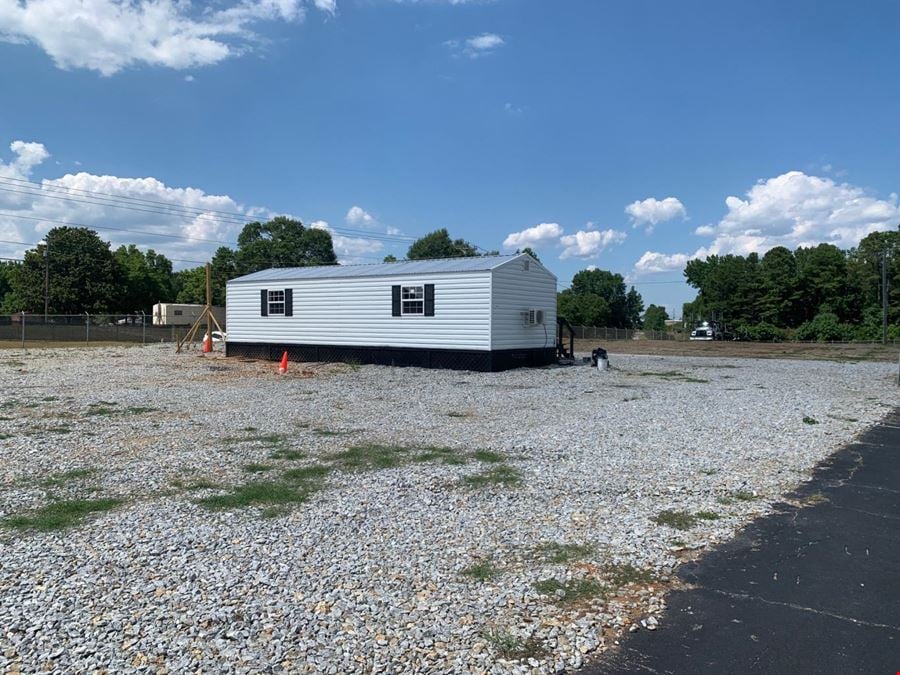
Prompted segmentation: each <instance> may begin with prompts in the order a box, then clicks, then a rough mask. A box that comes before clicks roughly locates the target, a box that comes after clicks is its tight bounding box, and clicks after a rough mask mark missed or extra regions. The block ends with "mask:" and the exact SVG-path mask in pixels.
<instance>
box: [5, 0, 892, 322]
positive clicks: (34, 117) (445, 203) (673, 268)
mask: <svg viewBox="0 0 900 675" xmlns="http://www.w3.org/2000/svg"><path fill="white" fill-rule="evenodd" d="M73 8H77V9H73ZM73 12H77V14H73ZM898 25H900V5H898V4H897V3H894V2H890V1H883V2H874V1H863V2H856V3H852V4H851V3H822V2H805V1H795V2H790V3H785V2H771V1H768V0H766V1H757V2H754V3H712V2H697V1H681V2H677V3H676V2H662V1H659V2H643V1H633V0H632V1H628V2H625V1H622V2H604V1H600V0H568V1H566V2H549V1H548V2H538V1H536V0H495V1H493V2H478V1H471V2H461V1H458V0H457V1H456V2H453V1H451V0H419V1H418V2H414V1H411V0H410V1H398V0H337V1H336V2H334V0H308V1H307V0H243V1H238V2H235V1H234V0H223V1H222V2H218V3H214V4H211V3H207V4H203V5H201V4H200V3H195V4H194V5H189V4H185V3H180V4H179V3H169V2H167V1H165V0H163V1H161V2H157V3H153V4H151V3H147V2H145V1H144V0H133V2H131V3H124V4H123V3H122V2H119V1H118V0H90V1H89V2H85V3H83V4H82V5H80V6H78V5H75V4H74V3H71V2H67V1H66V0H40V1H38V2H35V1H32V2H25V3H24V4H19V3H18V2H15V1H14V0H0V36H2V42H0V91H3V92H4V94H3V96H2V98H0V182H2V181H3V180H6V182H5V183H3V185H5V186H7V187H8V186H9V185H15V182H14V181H23V180H29V181H34V182H36V183H39V184H40V185H39V186H38V187H36V188H35V192H34V194H32V195H23V194H21V193H12V192H9V191H8V190H6V191H0V240H4V241H7V242H25V243H33V242H35V241H37V240H39V239H40V237H41V236H42V232H45V231H46V230H47V229H49V228H50V227H52V226H54V225H55V224H58V222H59V221H67V222H79V223H85V224H89V225H91V224H93V225H96V226H97V227H103V226H110V227H116V226H118V227H125V228H130V229H136V230H140V231H141V232H152V233H154V234H159V233H167V234H174V235H176V236H177V235H182V236H184V237H192V239H184V240H181V241H179V240H177V239H173V238H166V237H158V236H153V235H148V234H140V235H134V234H130V233H123V232H121V231H115V230H104V229H99V230H98V231H99V232H100V233H101V235H102V236H104V237H105V238H108V239H110V240H111V241H113V243H114V244H118V243H123V242H130V241H136V242H137V243H138V244H140V245H141V246H142V247H144V248H146V247H148V246H152V247H153V248H155V249H156V250H158V251H163V252H165V253H166V254H168V255H170V257H173V258H176V259H178V260H179V261H187V260H204V259H206V257H207V256H208V255H209V253H210V251H211V250H213V249H214V248H215V246H216V244H213V243H210V242H204V241H199V240H201V239H218V240H223V241H230V240H233V239H234V238H235V237H236V235H237V232H238V231H239V229H240V226H239V225H238V224H237V223H236V222H234V219H230V220H229V219H222V218H221V217H220V216H219V215H217V214H216V213H214V212H216V211H234V212H238V213H241V214H244V215H245V216H246V217H257V216H260V217H264V216H267V215H270V214H276V213H287V214H291V215H294V216H297V217H300V218H302V219H303V220H304V222H306V223H309V224H313V223H315V224H316V226H318V227H328V228H330V229H331V230H332V231H333V232H334V233H335V234H336V239H335V240H336V245H337V247H338V250H339V252H340V254H341V257H342V259H344V260H346V261H349V262H372V261H375V260H379V259H380V258H381V257H383V256H384V255H385V254H387V253H394V254H399V255H402V253H403V252H404V251H405V250H406V247H407V245H408V241H406V240H404V239H403V237H416V236H420V235H422V234H424V233H426V232H428V231H430V230H433V229H435V228H437V227H447V228H448V229H449V230H450V232H451V234H452V235H453V236H459V237H464V238H466V239H469V240H470V241H472V242H474V243H476V244H477V245H479V246H481V247H483V248H485V249H501V250H510V249H514V248H515V246H516V245H517V244H519V245H528V244H530V245H532V246H534V247H536V248H537V250H538V252H539V254H540V255H541V258H542V260H543V261H544V262H545V264H546V265H547V266H548V267H549V268H550V269H551V270H552V271H553V272H554V273H556V275H557V276H558V277H559V278H560V281H561V285H562V286H565V285H566V284H567V283H568V281H569V280H570V279H571V277H572V275H573V274H574V273H575V272H576V271H578V270H579V269H584V268H585V267H588V266H590V265H594V266H598V267H600V268H604V269H612V270H615V271H617V272H620V273H622V274H623V275H626V276H627V278H628V279H629V281H633V282H634V283H635V284H636V285H637V287H638V290H640V291H641V293H642V294H643V296H644V299H645V302H646V303H650V302H655V303H657V304H665V305H667V306H668V307H669V308H670V312H671V310H672V309H673V308H675V307H676V306H679V307H680V303H681V302H683V301H684V300H688V299H690V298H691V297H692V296H693V292H692V291H691V289H689V288H687V287H686V286H685V285H684V284H683V283H680V282H679V280H680V279H681V269H682V268H683V266H684V263H685V261H686V260H688V259H689V258H691V257H693V256H703V255H706V254H708V253H729V252H737V253H746V252H748V251H750V250H759V251H765V250H767V249H768V248H771V247H772V246H775V245H787V246H789V247H795V246H797V245H808V244H813V243H818V242H820V241H831V242H834V243H836V244H838V245H840V246H843V247H847V246H852V245H854V244H855V243H856V242H857V241H858V240H859V239H860V238H861V237H862V236H865V234H867V233H868V232H871V231H874V230H881V229H887V228H890V227H896V226H897V225H898V224H900V208H898V202H897V196H896V192H897V190H898V167H900V163H898V161H897V158H898V157H900V132H898V129H900V123H898V120H900V93H898V87H897V83H898V82H900V46H898V44H900V43H898V41H897V37H896V27H897V26H898ZM10 144H12V145H10ZM7 146H9V147H7ZM137 179H140V180H137ZM10 180H12V181H13V182H10ZM20 184H21V185H25V184H24V183H20ZM0 187H2V186H0ZM76 190H85V191H89V192H81V193H78V192H74V191H76ZM66 191H71V192H69V193H68V194H70V195H82V196H86V195H89V194H90V191H101V192H107V193H109V194H115V195H121V196H123V197H127V198H134V197H137V198H142V199H149V200H154V201H161V202H165V203H171V204H173V205H180V206H186V207H189V208H191V209H197V210H198V211H197V212H198V213H199V212H200V211H205V210H207V209H208V210H209V213H208V214H206V215H205V216H202V215H201V216H199V217H196V218H185V217H183V216H181V217H179V216H172V215H171V214H170V215H163V214H160V213H142V212H135V211H125V210H122V209H116V208H112V207H109V206H100V205H97V204H84V203H76V202H74V201H65V200H60V199H53V198H50V197H47V196H46V195H47V194H48V193H49V194H54V193H55V194H57V195H59V194H67V193H66ZM626 209H627V211H626ZM26 248H28V246H23V245H21V244H15V243H0V256H9V257H17V256H20V255H21V253H22V251H23V250H24V249H26ZM189 264H191V263H187V262H179V263H178V266H186V265H189ZM673 281H674V282H675V283H670V282H673Z"/></svg>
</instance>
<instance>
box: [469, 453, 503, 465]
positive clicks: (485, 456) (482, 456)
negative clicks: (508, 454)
mask: <svg viewBox="0 0 900 675" xmlns="http://www.w3.org/2000/svg"><path fill="white" fill-rule="evenodd" d="M472 457H474V458H475V459H477V460H478V461H479V462H484V463H485V464H498V463H499V462H502V461H503V460H504V457H503V455H501V454H500V453H499V452H491V451H490V450H476V451H475V452H473V453H472Z"/></svg>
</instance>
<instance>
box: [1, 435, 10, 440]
mask: <svg viewBox="0 0 900 675" xmlns="http://www.w3.org/2000/svg"><path fill="white" fill-rule="evenodd" d="M7 438H12V434H0V441H5V440H6V439H7Z"/></svg>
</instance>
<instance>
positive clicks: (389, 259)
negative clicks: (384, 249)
mask: <svg viewBox="0 0 900 675" xmlns="http://www.w3.org/2000/svg"><path fill="white" fill-rule="evenodd" d="M384 262H397V256H395V255H391V254H390V253H388V254H387V255H386V256H384Z"/></svg>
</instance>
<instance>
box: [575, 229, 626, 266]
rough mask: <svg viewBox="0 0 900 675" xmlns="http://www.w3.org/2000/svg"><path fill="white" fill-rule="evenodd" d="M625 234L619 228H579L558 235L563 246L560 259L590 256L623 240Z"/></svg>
mask: <svg viewBox="0 0 900 675" xmlns="http://www.w3.org/2000/svg"><path fill="white" fill-rule="evenodd" d="M626 237H627V235H626V234H625V233H624V232H621V231H619V230H579V231H578V232H576V233H575V234H567V235H565V236H563V237H560V240H559V241H560V243H561V244H562V245H563V246H564V247H565V248H564V249H563V252H562V253H561V254H560V256H559V257H560V260H565V259H566V258H592V257H594V256H596V255H599V254H600V253H602V252H603V251H604V250H605V249H607V248H609V247H610V246H612V245H614V244H620V243H622V242H623V241H625V238H626Z"/></svg>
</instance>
